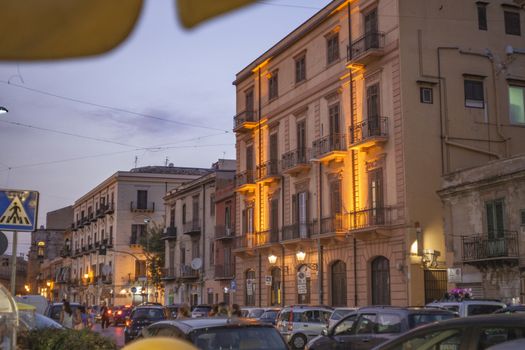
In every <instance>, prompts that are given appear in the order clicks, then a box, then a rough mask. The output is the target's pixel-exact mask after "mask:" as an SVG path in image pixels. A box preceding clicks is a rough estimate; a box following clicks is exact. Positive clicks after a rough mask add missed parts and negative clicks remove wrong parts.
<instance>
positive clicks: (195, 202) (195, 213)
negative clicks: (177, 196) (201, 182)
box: [191, 196, 199, 225]
mask: <svg viewBox="0 0 525 350" xmlns="http://www.w3.org/2000/svg"><path fill="white" fill-rule="evenodd" d="M191 214H192V219H193V225H197V224H198V222H199V196H193V197H192V213H191Z"/></svg>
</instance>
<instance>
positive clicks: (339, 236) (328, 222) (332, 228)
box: [312, 214, 348, 241]
mask: <svg viewBox="0 0 525 350" xmlns="http://www.w3.org/2000/svg"><path fill="white" fill-rule="evenodd" d="M312 227H313V230H312V233H313V234H314V235H318V236H319V238H321V239H327V240H329V241H332V240H335V241H340V240H343V239H345V238H346V234H347V232H348V214H335V215H333V216H329V217H325V218H322V219H321V225H320V226H319V222H318V221H314V222H313V224H312ZM319 230H320V231H319Z"/></svg>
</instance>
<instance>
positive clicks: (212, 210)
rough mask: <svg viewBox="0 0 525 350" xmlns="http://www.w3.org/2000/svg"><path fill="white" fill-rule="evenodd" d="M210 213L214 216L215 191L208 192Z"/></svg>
mask: <svg viewBox="0 0 525 350" xmlns="http://www.w3.org/2000/svg"><path fill="white" fill-rule="evenodd" d="M210 215H211V216H215V193H212V194H210Z"/></svg>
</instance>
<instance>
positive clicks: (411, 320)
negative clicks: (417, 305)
mask: <svg viewBox="0 0 525 350" xmlns="http://www.w3.org/2000/svg"><path fill="white" fill-rule="evenodd" d="M454 317H455V315H454V314H412V315H410V316H408V324H409V326H410V328H416V327H419V326H422V325H424V324H427V323H432V322H436V321H442V320H448V319H451V318H454Z"/></svg>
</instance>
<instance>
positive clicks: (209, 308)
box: [193, 306, 211, 312]
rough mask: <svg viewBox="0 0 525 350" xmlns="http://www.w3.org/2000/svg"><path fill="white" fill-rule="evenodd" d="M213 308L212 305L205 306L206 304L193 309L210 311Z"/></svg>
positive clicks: (195, 310)
mask: <svg viewBox="0 0 525 350" xmlns="http://www.w3.org/2000/svg"><path fill="white" fill-rule="evenodd" d="M210 310H211V307H205V306H197V307H196V308H195V309H193V311H194V312H209V311H210Z"/></svg>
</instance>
